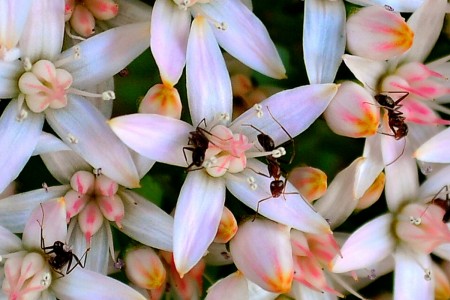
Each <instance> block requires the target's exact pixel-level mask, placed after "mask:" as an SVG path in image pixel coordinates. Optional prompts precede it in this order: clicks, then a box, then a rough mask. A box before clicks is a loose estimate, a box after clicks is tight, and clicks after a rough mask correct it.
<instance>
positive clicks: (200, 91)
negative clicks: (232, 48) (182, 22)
mask: <svg viewBox="0 0 450 300" xmlns="http://www.w3.org/2000/svg"><path fill="white" fill-rule="evenodd" d="M186 86H187V92H188V99H189V110H190V112H191V117H192V123H193V124H194V125H196V124H198V123H200V121H201V120H203V119H206V121H207V122H208V121H211V120H212V119H213V118H214V117H215V116H216V115H217V114H220V113H227V114H228V115H229V116H231V110H232V98H233V96H232V92H231V81H230V75H229V74H228V70H227V67H226V65H225V61H224V58H223V56H222V52H221V51H220V48H219V46H218V45H217V42H216V39H215V38H214V34H213V31H212V29H211V27H210V25H209V22H208V20H207V19H206V18H204V17H197V18H195V20H194V22H192V27H191V33H190V35H189V42H188V49H187V60H186Z"/></svg>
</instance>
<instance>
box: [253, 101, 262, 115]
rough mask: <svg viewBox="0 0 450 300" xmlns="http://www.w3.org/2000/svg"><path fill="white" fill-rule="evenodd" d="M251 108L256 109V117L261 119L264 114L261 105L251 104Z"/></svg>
mask: <svg viewBox="0 0 450 300" xmlns="http://www.w3.org/2000/svg"><path fill="white" fill-rule="evenodd" d="M253 108H254V109H255V110H256V117H257V118H259V119H261V118H262V117H263V116H264V112H263V110H262V105H261V104H258V103H256V104H255V105H253Z"/></svg>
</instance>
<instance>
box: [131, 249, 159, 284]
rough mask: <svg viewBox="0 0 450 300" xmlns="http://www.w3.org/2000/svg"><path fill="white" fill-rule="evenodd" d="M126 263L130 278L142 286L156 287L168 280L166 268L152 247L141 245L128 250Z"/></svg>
mask: <svg viewBox="0 0 450 300" xmlns="http://www.w3.org/2000/svg"><path fill="white" fill-rule="evenodd" d="M125 265H126V268H125V273H126V274H127V277H128V279H130V281H131V282H132V283H134V284H135V285H137V286H139V287H141V288H144V289H147V290H150V289H156V288H159V287H161V286H162V284H163V283H164V282H165V280H166V269H165V268H164V265H163V263H162V262H161V259H160V258H159V256H158V254H157V253H156V252H155V251H154V250H153V249H152V248H149V247H140V248H135V249H132V250H129V251H127V253H126V255H125Z"/></svg>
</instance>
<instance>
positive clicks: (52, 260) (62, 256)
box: [36, 203, 90, 278]
mask: <svg viewBox="0 0 450 300" xmlns="http://www.w3.org/2000/svg"><path fill="white" fill-rule="evenodd" d="M41 210H42V223H40V222H39V220H36V221H37V222H38V223H39V226H40V227H41V249H42V251H44V254H45V255H46V256H47V261H48V264H49V265H50V266H51V267H52V269H53V271H55V272H56V273H58V274H59V275H61V277H64V276H65V275H68V274H70V272H72V271H73V270H74V269H75V268H76V267H77V266H80V267H82V268H84V267H85V266H86V259H87V253H88V251H89V250H90V248H88V249H86V251H85V252H84V254H83V255H82V256H81V258H78V256H76V255H75V254H74V253H73V252H72V249H70V247H69V245H67V244H65V243H63V242H61V241H55V242H54V243H53V246H45V240H44V237H43V224H44V208H43V207H42V203H41ZM83 258H84V261H83V263H82V262H81V260H82V259H83ZM74 259H75V261H76V264H75V265H73V266H72V261H73V260H74ZM65 265H67V268H66V272H65V273H63V271H62V269H63V268H64V266H65ZM61 277H59V278H61Z"/></svg>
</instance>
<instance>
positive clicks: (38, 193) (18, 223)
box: [0, 185, 70, 233]
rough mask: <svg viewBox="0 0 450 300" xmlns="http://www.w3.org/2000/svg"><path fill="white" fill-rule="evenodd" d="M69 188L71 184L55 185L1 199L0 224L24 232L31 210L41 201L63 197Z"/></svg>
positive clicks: (13, 230) (16, 231)
mask: <svg viewBox="0 0 450 300" xmlns="http://www.w3.org/2000/svg"><path fill="white" fill-rule="evenodd" d="M69 189H70V186H69V185H62V186H54V187H49V188H46V189H45V188H43V189H39V190H34V191H30V192H26V193H20V194H16V195H12V196H9V197H6V198H3V199H1V200H0V224H2V225H3V226H5V227H6V228H8V229H9V230H11V231H12V232H15V233H19V232H23V231H24V227H25V223H26V222H27V221H28V218H29V217H30V214H31V211H32V210H33V209H34V208H36V207H37V206H39V203H43V202H46V201H48V200H50V199H54V198H58V197H62V196H64V194H65V193H67V191H68V190H69Z"/></svg>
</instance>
